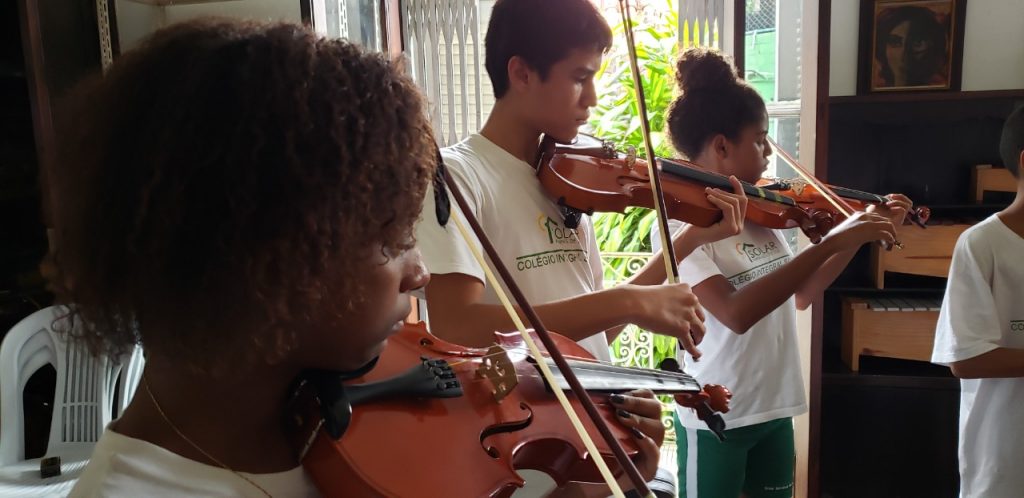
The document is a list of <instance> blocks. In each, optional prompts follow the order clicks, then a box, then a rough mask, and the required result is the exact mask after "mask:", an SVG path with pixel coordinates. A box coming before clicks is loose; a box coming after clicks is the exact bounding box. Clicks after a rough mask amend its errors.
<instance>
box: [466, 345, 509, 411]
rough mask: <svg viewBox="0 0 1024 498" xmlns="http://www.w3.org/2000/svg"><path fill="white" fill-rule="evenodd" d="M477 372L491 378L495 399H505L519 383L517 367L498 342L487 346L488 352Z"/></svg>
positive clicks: (481, 375)
mask: <svg viewBox="0 0 1024 498" xmlns="http://www.w3.org/2000/svg"><path fill="white" fill-rule="evenodd" d="M476 374H477V375H478V376H480V377H483V378H486V379H490V381H491V386H493V387H494V389H493V390H492V391H491V392H492V393H494V400H495V401H501V400H502V399H505V396H508V393H510V392H512V389H515V387H516V385H518V384H519V378H518V377H517V376H516V367H515V365H513V364H512V360H510V359H509V357H508V352H507V351H505V349H503V348H502V347H501V346H498V345H497V344H495V345H493V346H491V347H489V348H487V354H486V355H484V357H483V361H482V362H481V363H480V368H477V370H476Z"/></svg>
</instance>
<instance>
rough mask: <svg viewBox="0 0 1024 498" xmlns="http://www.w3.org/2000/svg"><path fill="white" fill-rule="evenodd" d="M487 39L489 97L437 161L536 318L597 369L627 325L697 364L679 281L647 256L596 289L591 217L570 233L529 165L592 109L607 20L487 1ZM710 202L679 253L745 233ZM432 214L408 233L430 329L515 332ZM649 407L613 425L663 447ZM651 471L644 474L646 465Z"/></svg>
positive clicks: (598, 272)
mask: <svg viewBox="0 0 1024 498" xmlns="http://www.w3.org/2000/svg"><path fill="white" fill-rule="evenodd" d="M485 42H486V67H487V73H488V75H489V76H490V79H491V83H492V85H493V87H494V94H495V96H496V97H497V102H496V103H495V105H494V108H493V109H492V111H491V113H490V116H489V117H488V119H487V122H486V123H485V125H484V127H483V129H481V130H480V132H479V133H477V134H473V135H471V136H469V137H468V138H466V139H465V140H463V141H462V142H460V143H458V144H455V145H453V146H450V147H447V148H445V149H443V150H442V154H443V156H444V161H445V164H446V166H447V168H448V173H449V174H450V175H451V176H452V177H453V179H454V180H455V181H456V182H457V184H458V185H459V186H460V187H461V189H462V191H463V192H464V193H465V195H466V197H467V200H468V203H469V204H470V206H471V209H472V210H473V211H474V212H473V214H474V215H475V216H476V218H477V219H478V220H480V223H481V224H482V226H483V229H484V232H485V233H487V234H488V237H490V238H491V240H492V241H493V243H494V245H495V247H496V249H497V251H498V252H499V253H500V255H501V259H502V261H503V262H504V264H505V265H506V266H507V267H508V268H509V269H510V271H511V272H512V276H513V278H514V279H515V280H516V282H517V283H518V285H519V286H520V287H521V288H522V290H523V292H524V293H525V295H526V297H527V298H528V299H529V300H530V301H531V303H532V304H536V305H537V306H536V310H537V312H538V314H539V315H540V317H541V318H542V320H543V321H544V324H545V325H546V326H547V327H548V328H549V329H550V330H553V331H556V332H558V333H560V334H563V335H565V336H568V337H569V338H571V339H573V340H576V341H578V342H579V343H580V344H581V345H582V346H583V347H585V348H586V349H587V350H589V351H590V352H591V353H592V354H593V355H594V356H595V357H596V358H597V359H598V360H601V361H610V359H611V358H610V355H609V351H608V344H609V342H610V341H612V340H614V338H615V337H616V335H617V334H618V332H619V331H621V329H622V328H623V327H624V326H625V325H627V324H630V323H632V324H636V325H638V326H640V327H643V328H645V329H648V330H651V331H654V332H657V333H660V334H665V335H670V336H674V337H677V338H679V339H680V340H681V341H682V343H683V344H684V345H685V347H686V349H687V350H688V351H689V352H691V354H693V355H694V356H699V354H700V353H699V352H698V350H697V348H696V345H697V344H698V343H700V341H701V338H702V336H703V334H704V325H703V319H704V316H703V313H702V311H701V309H700V307H699V305H698V303H697V299H696V297H695V296H694V294H693V293H692V292H691V290H690V288H689V286H687V285H686V284H675V285H663V284H662V282H664V281H665V267H664V264H663V263H662V262H661V261H660V260H659V258H657V257H656V258H655V259H653V260H652V262H651V263H649V264H648V265H647V266H646V267H644V268H643V269H642V270H641V271H639V272H638V273H637V274H636V275H635V276H634V277H633V278H632V279H630V280H629V281H627V282H625V283H623V284H621V285H618V286H616V287H614V288H610V289H604V288H603V282H602V280H603V271H602V268H601V255H600V252H599V250H598V247H597V240H596V238H595V236H594V229H593V224H592V222H591V220H590V218H589V217H588V216H584V217H583V220H582V221H581V222H580V223H579V226H578V228H576V229H570V228H567V227H566V226H565V225H564V224H563V220H562V217H561V215H560V214H559V210H558V206H557V205H556V204H555V203H554V202H552V201H551V200H550V199H549V198H548V196H547V194H546V193H545V192H544V190H543V189H542V187H541V185H540V183H539V182H538V180H537V178H536V176H535V173H534V169H533V166H532V162H533V161H534V159H535V158H536V156H537V152H538V145H539V142H540V138H541V135H542V134H546V135H548V136H550V137H553V138H555V139H556V140H558V141H561V142H568V141H571V140H572V139H573V138H575V137H576V134H577V130H578V128H579V127H580V125H582V124H584V123H585V122H586V120H587V117H588V114H589V108H591V107H593V106H594V105H595V104H596V103H597V95H596V92H595V89H594V74H595V73H596V72H597V70H598V69H599V68H600V66H601V58H602V56H603V54H604V52H605V51H606V50H607V49H608V48H609V47H610V45H611V42H612V34H611V29H610V28H609V27H608V24H607V23H606V22H605V20H604V19H603V18H602V16H601V15H600V13H599V12H598V11H597V10H596V9H595V8H594V6H593V5H592V4H591V2H589V1H588V0H498V2H496V3H495V5H494V10H493V11H492V13H491V19H490V24H489V25H488V28H487V35H486V40H485ZM735 185H736V190H737V191H740V192H741V189H739V184H738V182H735ZM707 197H708V199H709V200H710V201H711V202H712V203H714V205H716V206H718V207H719V208H721V209H722V211H723V213H724V218H723V220H722V221H721V222H720V223H718V224H716V225H714V226H712V227H710V228H689V229H687V230H683V231H682V232H681V233H680V234H679V235H678V236H677V237H676V238H675V240H674V244H675V245H676V252H677V254H679V255H685V254H688V253H689V252H690V251H691V250H693V249H694V248H695V247H697V246H699V245H701V244H704V243H709V242H712V241H714V240H718V239H721V238H723V237H726V236H729V235H733V234H735V233H737V232H738V231H739V229H740V227H741V226H742V225H743V216H744V213H745V207H746V197H744V196H743V195H742V194H740V195H732V194H728V193H725V192H722V191H719V190H716V189H709V190H708V192H707ZM433 208H434V206H433V202H432V196H430V195H428V196H427V201H426V203H425V207H424V213H425V214H424V216H423V218H422V219H421V221H420V222H419V224H418V225H417V229H416V237H417V240H418V242H419V245H420V249H421V251H422V253H423V258H424V261H425V262H426V264H427V268H428V269H429V270H430V273H431V282H430V284H429V285H428V286H427V287H426V292H425V294H426V300H427V309H428V313H429V318H430V325H431V331H432V332H433V333H434V334H436V335H437V336H439V337H441V338H444V339H446V340H448V341H451V342H454V343H458V344H463V345H467V346H481V347H483V346H488V345H490V344H491V343H492V342H493V334H492V331H495V330H498V331H509V330H513V329H514V325H513V323H512V320H511V319H510V318H509V316H508V314H507V313H506V312H505V309H504V308H503V307H502V306H501V305H500V304H499V302H498V300H497V297H496V295H495V293H494V290H493V289H492V288H490V286H489V284H488V283H487V282H486V281H485V277H484V272H483V270H482V268H481V267H480V265H479V264H478V263H477V262H476V260H475V259H474V258H473V256H472V254H471V252H470V249H469V246H468V245H467V243H466V242H465V241H464V240H463V239H462V237H461V235H460V234H459V232H458V230H456V229H455V228H454V227H452V226H451V225H452V224H451V223H449V226H448V227H447V228H443V227H441V226H439V225H438V223H437V222H436V221H435V219H434V217H433V215H432V214H431V213H433ZM455 216H461V215H459V214H458V213H456V214H455ZM474 243H476V242H475V241H474ZM659 256H660V255H659ZM606 331H607V333H606ZM644 396H648V397H649V396H650V394H645V395H644ZM618 399H623V400H626V401H625V402H626V403H629V404H633V403H639V401H638V400H637V398H635V397H633V398H631V397H629V396H626V397H623V398H615V399H614V400H613V402H614V401H615V400H618ZM648 401H649V403H646V404H644V405H642V406H643V408H640V407H638V408H635V409H630V410H632V413H630V410H626V411H620V412H619V413H620V414H621V421H622V422H623V423H624V424H626V425H627V426H630V427H639V428H640V429H641V430H642V431H644V432H646V433H648V434H655V435H656V439H657V440H658V442H659V443H660V439H661V432H662V429H661V423H660V420H659V418H660V415H659V413H658V412H659V409H660V407H659V406H658V404H657V402H656V401H655V400H653V399H649V400H648ZM630 406H632V405H630ZM638 406H640V405H638ZM627 408H628V407H627ZM648 457H649V458H647V461H648V463H650V462H651V461H653V462H656V460H657V455H656V454H650V455H648ZM648 468H649V471H651V472H653V470H654V467H653V466H651V465H649V466H648Z"/></svg>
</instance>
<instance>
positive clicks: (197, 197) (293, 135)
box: [52, 21, 436, 497]
mask: <svg viewBox="0 0 1024 498" xmlns="http://www.w3.org/2000/svg"><path fill="white" fill-rule="evenodd" d="M77 102H78V103H79V108H78V112H77V113H75V120H73V121H72V122H73V123H74V124H76V125H77V127H74V128H68V135H66V137H67V138H68V142H67V143H66V145H67V148H66V151H65V152H66V153H67V154H66V156H65V160H64V161H63V162H61V163H59V165H60V171H58V172H57V174H56V175H54V182H55V187H54V188H55V194H56V195H55V198H56V199H57V202H56V208H55V213H54V215H55V222H56V223H55V224H56V231H57V234H58V236H57V238H56V241H55V252H54V255H55V256H54V257H55V264H56V267H57V269H58V273H57V276H56V277H55V278H54V281H53V282H52V283H53V285H54V287H55V289H56V291H57V293H58V295H59V297H60V298H61V300H63V301H64V302H67V303H73V306H74V314H75V316H76V320H77V321H78V325H79V327H77V334H76V335H78V336H80V338H81V339H84V340H85V341H87V343H88V344H89V345H90V346H92V348H93V349H94V350H95V351H96V352H112V353H117V352H121V351H124V350H126V349H128V348H130V347H132V346H133V345H134V344H137V343H141V344H142V345H143V347H144V349H145V353H146V366H145V372H144V375H143V377H142V380H141V383H140V385H139V387H138V389H137V391H136V393H135V396H134V398H133V399H132V401H131V405H130V406H129V407H128V408H127V410H126V411H125V413H124V414H123V416H121V417H120V418H119V419H118V420H116V421H115V422H113V423H111V424H110V425H109V426H108V427H107V430H106V431H105V432H104V434H103V435H102V438H101V439H100V441H99V442H98V443H97V445H96V448H95V451H94V453H93V455H92V458H91V461H90V463H89V465H88V467H87V468H86V469H85V471H84V473H83V474H82V476H81V478H80V479H79V480H78V483H77V485H76V487H75V488H74V490H73V491H72V493H71V494H72V496H115V497H116V496H125V497H128V496H131V497H135V496H261V497H262V496H315V495H316V494H317V493H316V489H315V488H314V485H313V484H312V483H311V482H310V480H309V478H308V477H307V475H306V474H305V472H304V471H303V470H302V467H301V466H300V461H299V457H298V455H297V454H296V451H295V450H294V448H293V447H292V446H291V444H290V442H289V440H288V438H287V437H286V435H285V431H284V423H283V419H284V410H283V409H284V406H285V400H286V398H287V395H288V386H289V383H290V382H292V380H293V379H294V378H295V377H296V375H297V374H298V373H299V372H300V371H301V370H303V369H307V368H322V369H332V370H342V371H351V370H354V369H357V368H358V367H360V366H362V365H364V364H366V363H367V362H368V361H369V360H370V359H372V358H374V357H375V356H377V355H378V354H379V353H380V351H381V349H382V347H383V346H384V341H385V339H386V338H387V337H388V336H389V335H391V334H393V333H394V332H396V331H397V330H398V329H399V327H400V325H401V323H402V322H403V319H404V318H405V317H406V316H407V315H408V313H409V292H410V291H412V290H414V289H418V288H420V287H423V286H424V285H425V284H426V283H427V280H428V274H427V272H426V269H425V268H424V266H423V265H422V263H421V260H420V256H419V253H418V251H417V250H416V249H415V246H414V242H413V240H414V239H413V223H414V221H415V220H416V217H417V216H418V215H419V213H420V208H421V205H422V199H423V196H424V192H425V191H426V187H427V183H428V182H429V180H430V178H431V177H432V175H433V172H434V168H435V159H434V158H435V151H436V148H435V144H434V141H433V136H432V134H431V129H430V124H429V123H428V121H427V119H426V117H425V116H426V114H425V109H424V106H423V103H422V101H421V99H420V96H419V93H418V91H417V89H416V88H415V86H414V84H413V83H412V81H411V80H409V79H408V78H406V77H405V76H403V75H401V74H400V72H399V71H398V70H397V69H396V68H395V67H394V66H393V65H392V64H390V63H389V62H387V61H386V60H385V59H384V58H383V57H382V56H381V55H377V54H369V53H365V52H363V51H362V50H360V49H359V48H358V47H356V46H355V45H353V44H351V43H348V42H345V41H341V40H326V39H322V38H319V37H317V36H316V35H314V34H312V33H311V32H309V31H307V30H306V29H304V28H302V27H299V26H293V25H287V24H277V25H262V24H253V23H239V22H229V21H206V22H199V21H196V22H189V23H187V24H181V25H176V26H173V27H170V28H168V29H165V30H163V31H161V32H159V33H157V34H155V35H153V37H152V38H151V39H149V40H148V41H147V42H146V43H145V44H144V45H143V46H142V47H140V48H138V49H134V50H132V51H131V52H129V53H126V54H125V55H124V56H123V57H121V58H120V59H119V60H118V61H117V62H115V63H114V65H113V66H112V67H111V69H110V71H109V73H108V74H107V75H106V76H105V77H104V78H102V79H96V80H93V81H90V82H89V83H88V84H86V85H85V86H84V87H82V88H80V90H79V94H78V98H77ZM414 443H415V442H413V441H410V444H414ZM396 478H399V477H396Z"/></svg>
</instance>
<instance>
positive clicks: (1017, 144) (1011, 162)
mask: <svg viewBox="0 0 1024 498" xmlns="http://www.w3.org/2000/svg"><path fill="white" fill-rule="evenodd" d="M1021 151H1024V105H1022V106H1020V107H1018V108H1017V110H1016V111H1013V112H1012V113H1011V114H1010V117H1008V118H1006V123H1004V124H1003V136H1002V138H1001V139H1000V140H999V155H1000V156H1001V157H1002V158H1003V166H1005V167H1006V169H1008V170H1010V173H1013V176H1014V178H1020V153H1021Z"/></svg>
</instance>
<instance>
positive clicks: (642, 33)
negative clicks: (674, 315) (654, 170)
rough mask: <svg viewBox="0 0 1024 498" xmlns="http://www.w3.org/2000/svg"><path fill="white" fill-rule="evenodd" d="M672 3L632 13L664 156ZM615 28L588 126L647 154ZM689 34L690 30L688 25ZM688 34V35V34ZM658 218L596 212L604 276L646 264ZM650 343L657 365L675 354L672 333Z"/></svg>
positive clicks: (654, 132) (620, 29)
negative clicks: (605, 256) (604, 254)
mask: <svg viewBox="0 0 1024 498" xmlns="http://www.w3.org/2000/svg"><path fill="white" fill-rule="evenodd" d="M673 3H674V2H673V1H672V0H663V2H662V4H661V5H654V4H653V3H652V4H646V5H641V6H638V8H637V11H636V13H635V15H633V16H632V17H633V24H634V26H633V36H634V40H635V42H636V56H637V65H638V66H639V68H640V81H641V84H642V85H643V89H644V97H645V101H646V104H647V118H648V120H649V122H650V129H651V141H652V144H653V145H654V150H655V154H656V155H658V156H662V157H671V155H672V148H671V146H670V144H669V142H668V140H667V139H666V136H665V133H664V132H663V131H662V130H663V129H664V127H665V111H666V110H667V109H668V105H669V103H670V102H671V101H672V97H673V96H674V91H675V90H674V89H675V67H674V62H675V57H676V54H677V52H678V47H679V29H680V26H679V17H678V10H677V9H676V7H675V5H673ZM638 26H642V28H640V27H638ZM612 31H613V34H614V40H615V42H614V44H613V45H612V48H611V50H610V51H609V53H608V54H607V55H606V56H605V58H604V62H603V64H602V66H601V69H600V70H599V71H598V74H597V81H598V83H597V86H598V88H600V89H601V91H600V92H599V94H600V95H601V97H600V99H599V101H598V104H597V106H596V107H595V109H594V112H593V113H592V117H591V120H590V123H589V124H590V128H591V130H592V133H593V134H594V135H595V136H597V137H599V138H602V139H605V140H610V141H612V142H613V143H615V145H616V146H617V147H618V148H619V150H624V149H626V148H627V147H635V148H636V150H637V154H638V155H639V156H640V157H644V156H646V154H645V153H644V145H643V135H642V132H641V129H640V115H639V112H638V111H637V106H636V93H635V87H636V86H635V84H634V81H633V75H632V71H631V68H630V62H629V51H628V49H627V47H626V43H625V35H624V25H623V23H622V22H619V23H618V24H617V25H616V26H614V27H613V29H612ZM685 34H687V35H688V34H689V32H688V29H687V30H686V33H685ZM685 38H686V39H689V36H687V37H685ZM687 45H689V43H687ZM654 223H655V216H654V212H653V211H651V210H650V209H645V208H629V209H627V210H626V212H625V213H624V214H620V213H600V214H597V215H595V216H594V229H595V232H596V235H597V241H598V245H599V247H600V248H601V251H602V253H606V254H611V255H612V257H611V258H606V259H605V267H604V269H605V274H604V277H605V280H606V281H609V282H620V281H622V280H625V279H627V278H629V277H630V276H631V275H632V274H633V273H634V272H635V271H636V270H638V269H639V268H640V267H642V266H643V261H644V259H645V258H644V256H643V254H649V253H650V251H651V244H650V240H649V237H650V233H651V226H652V225H653V224H654ZM618 254H621V255H618ZM630 332H634V333H635V332H636V330H635V329H634V328H632V327H631V328H630V330H627V331H626V333H627V334H624V335H628V334H629V333H630ZM652 347H653V349H654V351H653V357H654V362H655V365H656V364H657V363H658V362H660V361H661V360H662V359H663V358H666V357H668V356H673V355H675V339H673V338H671V337H665V336H660V335H655V336H654V341H653V344H652ZM627 349H628V348H625V347H623V345H622V339H621V337H620V339H618V340H616V342H615V343H613V344H612V350H613V351H614V352H616V353H619V352H622V351H626V350H627ZM617 356H619V361H620V362H624V363H627V364H632V365H637V364H638V363H639V362H640V361H641V360H642V359H641V358H635V357H634V358H623V357H621V355H619V354H617ZM639 366H650V365H639Z"/></svg>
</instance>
